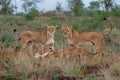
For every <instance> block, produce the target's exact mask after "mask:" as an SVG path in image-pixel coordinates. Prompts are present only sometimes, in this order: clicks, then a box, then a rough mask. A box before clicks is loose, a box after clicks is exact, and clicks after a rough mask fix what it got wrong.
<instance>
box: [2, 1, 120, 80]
mask: <svg viewBox="0 0 120 80" xmlns="http://www.w3.org/2000/svg"><path fill="white" fill-rule="evenodd" d="M42 1H43V0H23V5H22V7H23V9H24V11H25V13H23V12H19V13H18V12H17V4H15V5H13V4H12V0H0V79H2V80H42V79H43V78H44V77H45V76H47V75H50V76H52V78H54V79H53V80H60V76H61V75H65V74H68V75H75V76H76V75H79V76H80V78H79V77H76V78H75V80H80V79H82V80H119V79H120V4H119V3H116V0H96V1H91V2H90V5H89V7H85V6H84V4H83V2H82V0H66V1H67V2H68V8H69V11H64V10H63V8H62V6H61V5H62V4H61V3H60V2H58V3H57V5H56V10H53V11H47V12H41V11H38V7H37V5H36V4H37V3H40V2H42ZM109 17H111V19H112V22H113V24H114V26H115V28H114V29H113V31H112V33H111V34H110V35H107V36H105V44H104V47H103V50H104V53H105V56H104V57H103V59H102V61H101V62H97V61H96V60H93V58H89V59H87V61H85V60H84V61H81V60H80V61H76V60H74V58H72V60H70V61H68V62H66V61H62V60H61V59H56V58H50V59H45V60H44V59H43V60H41V59H40V60H36V59H34V58H30V57H28V55H26V53H28V52H27V51H25V52H23V53H25V54H20V52H19V51H18V52H16V51H17V50H19V48H20V43H19V42H20V41H19V38H20V34H21V33H22V32H23V31H25V30H27V29H33V30H45V28H44V25H45V24H49V25H57V26H58V29H57V31H56V33H55V48H56V50H57V51H60V50H63V49H64V48H67V42H66V40H65V39H64V37H63V35H62V34H61V33H62V31H61V26H62V25H68V26H69V25H70V26H72V27H73V29H75V30H78V31H97V32H100V33H104V32H105V31H106V30H108V29H109V28H110V27H111V25H110V24H109V22H108V20H107V18H109ZM84 48H86V49H88V50H90V51H91V46H90V45H88V46H84ZM38 51H39V50H38ZM18 54H20V55H19V57H18V56H17V55H18Z"/></svg>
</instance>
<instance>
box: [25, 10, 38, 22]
mask: <svg viewBox="0 0 120 80" xmlns="http://www.w3.org/2000/svg"><path fill="white" fill-rule="evenodd" d="M37 14H38V11H37V10H36V9H32V10H31V11H30V12H28V14H26V15H25V16H24V17H25V19H27V20H30V21H32V20H34V19H35V17H36V15H37Z"/></svg>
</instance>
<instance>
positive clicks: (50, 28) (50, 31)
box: [45, 24, 57, 36]
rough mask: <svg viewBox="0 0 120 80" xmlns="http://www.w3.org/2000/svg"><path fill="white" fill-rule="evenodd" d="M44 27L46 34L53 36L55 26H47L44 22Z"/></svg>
mask: <svg viewBox="0 0 120 80" xmlns="http://www.w3.org/2000/svg"><path fill="white" fill-rule="evenodd" d="M45 27H46V29H47V33H48V35H50V36H53V35H54V33H55V31H56V28H57V26H49V25H47V24H46V25H45Z"/></svg>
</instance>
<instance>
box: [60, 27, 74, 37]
mask: <svg viewBox="0 0 120 80" xmlns="http://www.w3.org/2000/svg"><path fill="white" fill-rule="evenodd" d="M62 31H63V35H64V37H66V38H69V37H72V27H71V26H66V27H65V26H62Z"/></svg>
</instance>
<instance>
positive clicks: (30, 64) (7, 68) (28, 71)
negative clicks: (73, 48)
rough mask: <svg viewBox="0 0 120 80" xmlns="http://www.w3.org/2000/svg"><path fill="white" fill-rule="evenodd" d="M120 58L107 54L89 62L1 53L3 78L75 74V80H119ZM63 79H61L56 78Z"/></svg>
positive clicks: (92, 58) (22, 79)
mask: <svg viewBox="0 0 120 80" xmlns="http://www.w3.org/2000/svg"><path fill="white" fill-rule="evenodd" d="M119 60H120V55H119V54H105V56H104V57H103V58H102V60H101V61H100V62H99V61H98V58H94V57H88V58H86V60H81V59H79V60H78V59H76V58H75V57H73V58H70V59H64V58H59V57H50V58H39V59H35V58H34V57H30V56H28V54H27V52H17V53H16V52H14V51H13V50H12V49H6V50H4V51H1V52H0V78H1V79H8V80H9V79H11V78H13V79H16V78H17V79H18V80H19V79H20V80H25V79H30V80H34V79H36V80H42V79H43V78H46V76H48V75H51V76H52V78H60V76H61V75H72V76H74V77H75V80H79V79H83V80H87V78H88V79H92V80H96V79H97V80H114V79H115V80H119V78H120V77H119V76H120V65H119V64H120V62H119ZM54 80H59V79H54Z"/></svg>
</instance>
